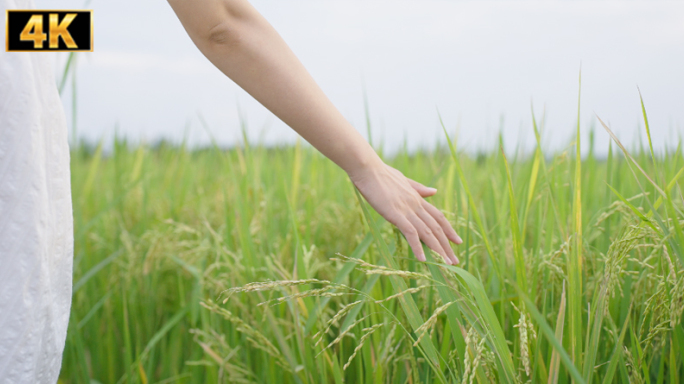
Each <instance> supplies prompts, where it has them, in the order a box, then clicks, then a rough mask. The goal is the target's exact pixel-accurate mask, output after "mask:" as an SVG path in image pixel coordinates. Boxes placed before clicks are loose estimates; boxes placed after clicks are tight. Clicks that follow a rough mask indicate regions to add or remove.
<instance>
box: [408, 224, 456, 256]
mask: <svg viewBox="0 0 684 384" xmlns="http://www.w3.org/2000/svg"><path fill="white" fill-rule="evenodd" d="M425 216H429V215H427V214H426V215H425ZM408 219H409V221H410V222H411V224H412V225H413V227H414V228H416V230H417V231H418V236H420V240H422V241H423V243H425V245H427V246H428V248H430V249H432V250H433V251H435V252H437V253H438V254H439V255H440V256H442V259H444V262H445V263H447V264H453V261H452V259H451V256H450V255H449V254H448V253H447V252H449V251H451V248H449V251H445V250H444V248H443V247H442V242H440V241H439V239H438V236H439V233H435V230H434V229H433V227H432V226H431V225H428V224H427V223H425V221H424V219H423V217H421V216H418V213H417V212H416V213H412V214H411V215H410V216H409V218H408ZM440 231H441V230H440ZM441 235H442V236H444V233H442V234H441ZM452 252H453V251H452Z"/></svg>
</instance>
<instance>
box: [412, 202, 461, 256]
mask: <svg viewBox="0 0 684 384" xmlns="http://www.w3.org/2000/svg"><path fill="white" fill-rule="evenodd" d="M416 213H417V214H418V217H420V219H421V220H423V223H425V225H426V226H427V227H428V228H430V231H431V232H432V235H433V236H434V238H435V239H436V240H437V241H438V242H439V245H440V247H441V248H442V252H439V251H437V250H435V251H436V252H437V253H439V254H440V255H441V256H442V258H444V261H445V262H446V263H447V264H454V265H456V264H458V258H457V257H456V255H455V254H454V250H453V249H451V244H449V239H448V238H447V236H446V235H445V233H444V230H443V229H442V227H441V226H440V225H439V224H438V223H437V220H435V218H434V217H432V215H431V214H430V213H429V212H428V211H426V210H423V209H421V210H419V211H418V212H416ZM426 244H427V243H426ZM428 246H429V245H428ZM430 248H432V247H430ZM432 249H434V248H432Z"/></svg>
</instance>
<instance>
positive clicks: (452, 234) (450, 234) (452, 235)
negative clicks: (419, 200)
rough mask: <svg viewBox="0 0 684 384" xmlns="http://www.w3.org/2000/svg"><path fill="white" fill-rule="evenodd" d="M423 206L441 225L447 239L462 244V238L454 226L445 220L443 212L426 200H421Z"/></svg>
mask: <svg viewBox="0 0 684 384" xmlns="http://www.w3.org/2000/svg"><path fill="white" fill-rule="evenodd" d="M423 208H424V209H425V210H426V211H428V213H429V214H430V215H432V217H433V218H434V219H435V220H437V223H438V224H439V226H440V227H442V230H443V231H444V234H445V235H446V236H447V238H449V240H451V241H453V242H454V243H455V244H462V243H463V240H462V239H461V237H460V236H459V235H458V234H457V233H456V231H454V228H453V227H452V226H451V223H449V220H447V218H446V217H444V214H443V213H442V211H440V210H439V209H437V208H436V207H435V206H433V205H432V204H430V203H428V202H427V201H424V200H423Z"/></svg>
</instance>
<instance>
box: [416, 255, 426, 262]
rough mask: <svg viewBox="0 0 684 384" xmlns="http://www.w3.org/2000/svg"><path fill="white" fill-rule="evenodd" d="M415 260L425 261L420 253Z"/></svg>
mask: <svg viewBox="0 0 684 384" xmlns="http://www.w3.org/2000/svg"><path fill="white" fill-rule="evenodd" d="M416 258H417V259H418V261H425V255H423V254H422V253H421V254H420V255H417V256H416Z"/></svg>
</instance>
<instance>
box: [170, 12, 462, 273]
mask: <svg viewBox="0 0 684 384" xmlns="http://www.w3.org/2000/svg"><path fill="white" fill-rule="evenodd" d="M168 1H169V4H170V5H171V7H172V8H173V10H174V11H175V12H176V15H177V16H178V18H179V19H180V21H181V23H182V24H183V26H184V27H185V29H186V31H187V32H188V35H189V36H190V38H191V39H192V41H193V42H194V43H195V45H197V47H198V48H199V49H200V51H201V52H202V53H203V54H204V55H205V56H206V57H207V58H208V59H209V60H210V61H211V62H212V63H213V64H214V65H215V66H216V67H217V68H218V69H219V70H221V71H222V72H223V73H224V74H225V75H226V76H228V77H229V78H230V79H232V80H233V81H234V82H235V83H236V84H238V85H239V86H240V87H242V88H243V89H244V90H245V91H247V92H248V93H249V94H250V95H252V96H253V97H254V98H255V99H256V100H257V101H259V102H260V103H261V104H263V105H264V106H265V107H266V108H268V109H269V110H270V111H271V112H273V114H275V115H276V116H278V117H279V118H280V119H281V120H282V121H283V122H285V123H286V124H287V125H289V126H290V127H291V128H292V129H294V130H295V131H296V132H297V133H299V134H300V135H301V136H302V137H303V138H304V139H306V140H307V141H308V142H309V143H311V145H313V146H314V147H315V148H316V149H318V150H319V151H320V152H321V153H323V155H325V156H326V157H328V158H329V159H330V160H332V161H333V162H334V163H335V164H337V165H338V166H340V167H341V168H342V169H343V170H345V171H346V172H347V174H348V175H349V177H350V179H351V180H352V182H353V183H354V185H355V186H356V187H357V188H358V189H359V191H360V192H361V194H362V195H363V196H364V198H365V199H366V200H367V201H368V202H369V203H370V205H371V206H373V208H375V210H376V211H377V212H378V213H380V214H381V215H382V216H383V217H384V218H385V219H387V220H388V221H390V222H391V223H392V224H394V225H396V226H397V227H398V228H399V230H401V231H402V233H403V234H404V236H406V239H407V241H408V242H409V244H410V246H411V248H412V249H413V251H414V253H415V254H416V256H417V258H418V259H419V260H425V256H424V255H423V251H422V247H421V245H420V240H423V241H424V242H425V244H426V245H427V246H428V247H430V248H431V249H433V250H434V251H435V252H437V253H439V254H440V255H442V257H444V259H445V261H446V262H448V263H449V264H453V263H457V262H458V260H457V258H456V256H455V255H454V252H453V250H452V249H451V246H450V245H449V241H452V242H454V243H457V244H460V243H461V239H460V238H459V237H458V235H457V234H456V232H455V231H454V229H453V228H452V227H451V225H450V224H449V222H448V221H447V220H446V218H444V215H443V214H442V213H441V212H440V211H439V210H438V209H436V208H435V207H434V206H432V205H430V204H429V203H428V202H427V201H425V200H424V199H423V197H427V196H431V195H433V194H434V193H435V192H436V190H434V189H432V188H427V187H425V186H423V185H421V184H419V183H417V182H415V181H413V180H410V179H408V178H406V177H404V176H403V175H402V174H401V172H399V171H397V170H396V169H394V168H392V167H390V166H388V165H386V164H384V162H383V161H382V160H381V159H380V158H379V157H378V155H377V154H376V153H375V151H374V150H373V148H372V147H371V146H370V145H369V144H368V142H367V141H366V140H365V139H364V138H363V137H362V136H361V135H360V134H359V133H358V132H357V131H356V130H355V129H354V127H352V126H351V124H350V123H349V122H348V121H347V120H346V119H345V118H344V117H343V116H342V114H341V113H340V112H339V111H338V110H337V109H336V108H335V106H334V105H333V104H332V103H331V102H330V100H329V99H328V98H327V97H326V96H325V94H324V93H323V91H322V90H321V89H320V88H319V87H318V85H317V84H316V82H315V81H314V80H313V78H312V77H311V76H310V75H309V73H308V72H307V71H306V69H305V68H304V66H303V65H302V64H301V63H300V62H299V60H298V59H297V57H296V56H295V55H294V53H293V52H292V51H291V50H290V48H289V47H288V46H287V44H286V43H285V41H283V39H282V38H281V37H280V35H279V34H278V33H277V32H276V31H275V29H274V28H273V27H272V26H271V25H270V24H269V23H268V22H267V21H266V20H265V19H264V18H263V16H261V15H260V14H259V13H258V12H257V11H256V10H255V9H254V8H253V7H252V6H251V4H249V2H248V1H246V0H193V1H190V0H168Z"/></svg>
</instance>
